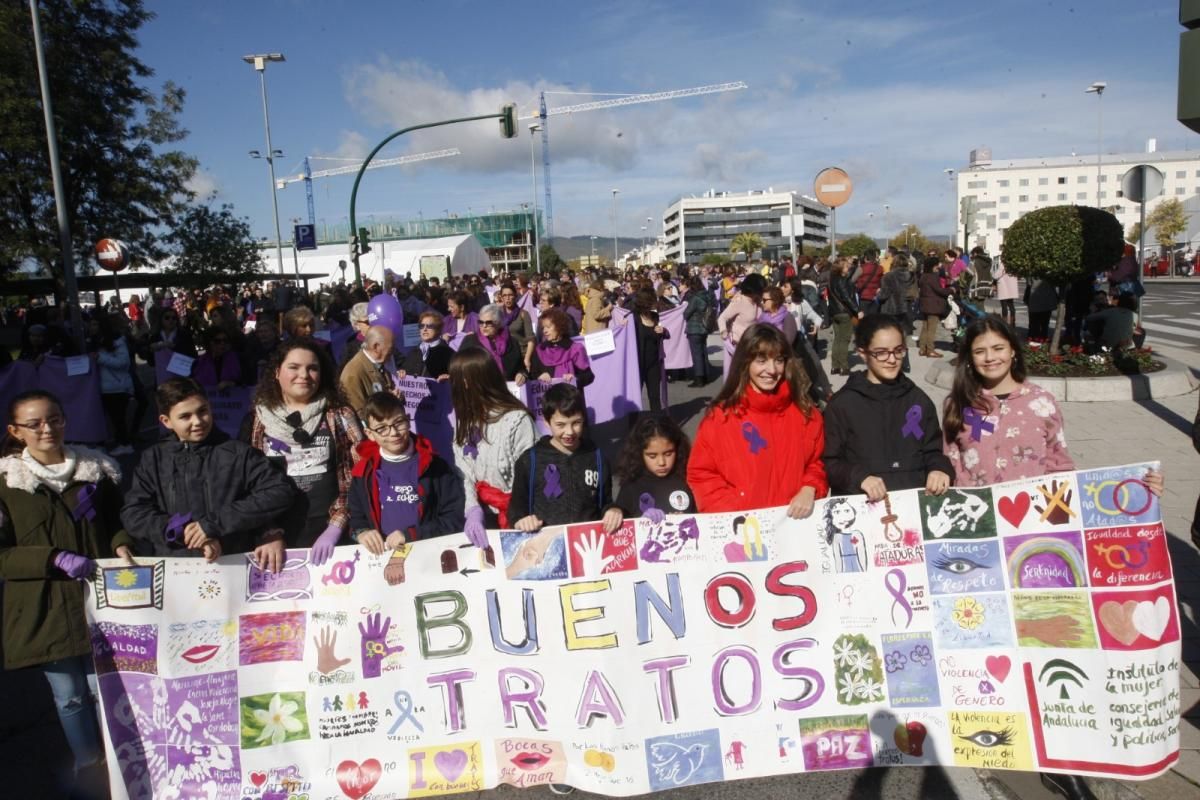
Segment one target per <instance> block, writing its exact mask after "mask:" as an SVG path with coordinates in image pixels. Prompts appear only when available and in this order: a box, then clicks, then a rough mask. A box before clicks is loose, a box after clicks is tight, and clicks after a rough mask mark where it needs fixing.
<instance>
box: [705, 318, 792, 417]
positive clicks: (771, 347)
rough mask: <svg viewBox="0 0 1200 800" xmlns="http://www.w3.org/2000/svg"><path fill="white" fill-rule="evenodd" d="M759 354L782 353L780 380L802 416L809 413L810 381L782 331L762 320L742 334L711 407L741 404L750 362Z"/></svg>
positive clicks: (727, 407) (747, 385)
mask: <svg viewBox="0 0 1200 800" xmlns="http://www.w3.org/2000/svg"><path fill="white" fill-rule="evenodd" d="M760 355H762V356H766V357H767V358H776V357H778V356H783V358H784V361H785V363H784V367H783V379H784V381H786V382H787V384H788V387H789V388H791V390H792V402H793V403H795V404H796V407H797V408H799V409H800V410H801V411H803V412H804V416H806V417H807V416H810V415H811V414H812V410H813V401H812V398H811V397H809V395H808V391H809V389H810V388H812V381H811V380H810V379H809V377H808V373H807V372H805V371H804V366H803V365H802V364H801V363H800V359H798V358H796V352H795V351H794V350H792V345H791V342H789V341H788V340H787V337H786V336H784V335H783V331H781V330H779V328H776V327H775V326H774V325H769V324H767V323H764V322H756V323H754V324H753V325H751V326H750V327H749V328H747V329H746V332H745V333H743V334H742V338H741V339H740V340H739V341H738V345H737V349H736V350H734V351H733V359H732V360H731V362H730V364H729V377H728V378H727V379H726V380H725V385H724V386H722V387H721V391H719V392H717V396H716V397H714V398H713V401H712V407H713V408H720V409H723V410H725V411H733V410H736V409H737V408H738V406H740V405H741V403H742V398H743V397H745V395H746V389H747V387H749V386H750V364H751V363H752V362H753V361H754V359H756V358H758V357H759V356H760Z"/></svg>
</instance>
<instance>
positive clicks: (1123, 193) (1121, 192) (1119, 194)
mask: <svg viewBox="0 0 1200 800" xmlns="http://www.w3.org/2000/svg"><path fill="white" fill-rule="evenodd" d="M1124 196H1125V192H1123V191H1121V190H1120V189H1117V198H1118V199H1120V198H1122V197H1124ZM1121 210H1122V211H1124V209H1121Z"/></svg>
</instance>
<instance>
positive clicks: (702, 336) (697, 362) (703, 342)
mask: <svg viewBox="0 0 1200 800" xmlns="http://www.w3.org/2000/svg"><path fill="white" fill-rule="evenodd" d="M687 338H688V346H689V347H691V349H692V376H693V377H694V378H695V379H696V380H698V381H703V382H704V383H708V373H709V366H708V334H707V333H689V334H688V335H687Z"/></svg>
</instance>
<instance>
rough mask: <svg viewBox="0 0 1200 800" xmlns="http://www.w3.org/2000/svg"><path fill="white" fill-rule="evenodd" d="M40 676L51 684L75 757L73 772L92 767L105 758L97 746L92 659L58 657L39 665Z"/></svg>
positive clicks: (98, 732) (94, 672)
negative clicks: (55, 659)
mask: <svg viewBox="0 0 1200 800" xmlns="http://www.w3.org/2000/svg"><path fill="white" fill-rule="evenodd" d="M42 673H43V674H44V675H45V676H46V680H47V681H48V682H49V683H50V693H51V694H53V695H54V706H55V708H56V709H57V710H58V720H59V722H60V723H62V727H63V734H64V735H65V736H66V737H67V743H68V744H69V745H70V746H71V752H72V753H74V754H75V769H81V768H83V767H87V766H91V765H92V764H95V763H97V762H98V761H100V760H101V759H103V758H104V746H103V745H102V744H101V743H100V722H99V719H98V716H97V713H96V702H97V699H98V698H99V696H100V693H99V691H98V690H97V687H96V668H95V665H94V664H93V663H92V657H91V656H75V657H72V658H61V659H59V660H58V661H51V662H49V663H48V664H42Z"/></svg>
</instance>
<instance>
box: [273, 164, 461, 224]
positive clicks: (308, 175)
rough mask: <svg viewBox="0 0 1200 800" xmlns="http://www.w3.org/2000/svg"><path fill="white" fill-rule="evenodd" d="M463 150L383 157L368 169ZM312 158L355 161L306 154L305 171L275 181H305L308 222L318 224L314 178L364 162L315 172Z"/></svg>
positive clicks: (346, 172) (350, 169) (277, 184)
mask: <svg viewBox="0 0 1200 800" xmlns="http://www.w3.org/2000/svg"><path fill="white" fill-rule="evenodd" d="M461 155H462V151H461V150H459V149H458V148H457V147H451V148H448V149H446V150H434V151H432V152H429V153H416V154H415V155H411V156H400V157H399V158H383V159H379V160H378V161H372V162H371V165H370V166H368V167H367V169H380V168H382V167H398V166H400V165H401V164H415V163H417V162H418V161H432V160H433V159H435V158H448V157H450V156H461ZM312 160H320V161H353V159H348V158H345V159H343V158H326V157H324V156H305V157H304V172H302V173H300V174H299V175H292V176H291V177H288V178H280V179H278V180H276V181H275V188H276V189H282V188H283V187H285V186H287V185H288V184H289V183H296V182H297V181H304V191H305V193H306V194H307V195H308V224H309V225H316V224H317V210H316V207H315V206H314V204H313V188H312V182H313V178H328V177H330V176H332V175H349V174H350V173H352V172H358V168H359V167H361V166H362V162H355V163H353V164H348V165H347V166H344V167H331V168H329V169H319V170H317V171H316V172H313V169H312V164H311V163H310V162H311V161H312Z"/></svg>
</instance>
